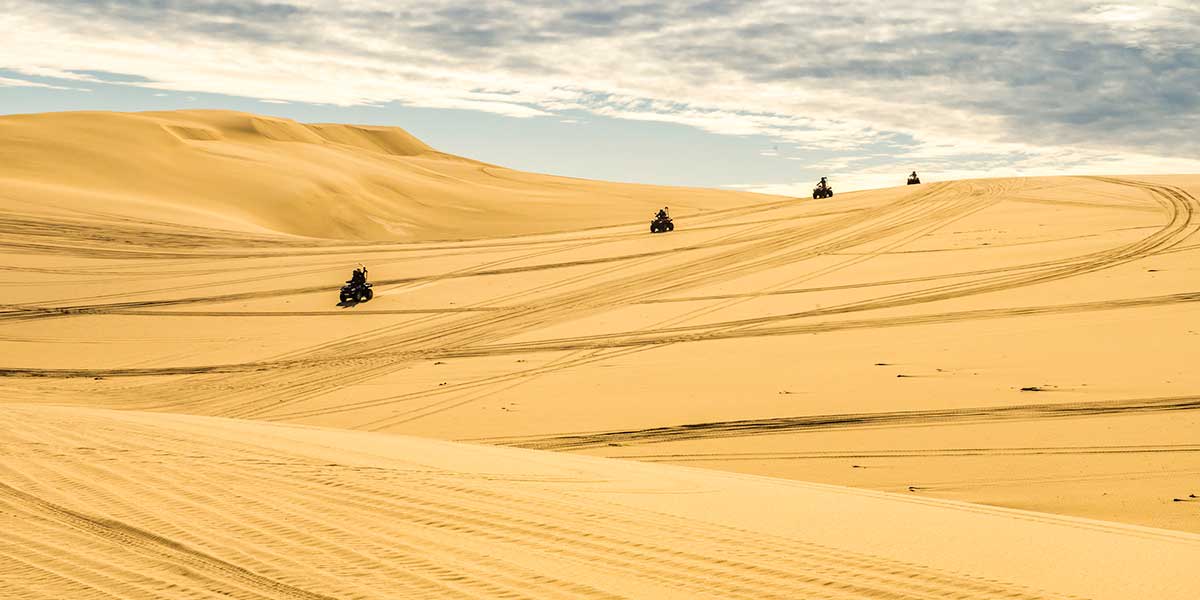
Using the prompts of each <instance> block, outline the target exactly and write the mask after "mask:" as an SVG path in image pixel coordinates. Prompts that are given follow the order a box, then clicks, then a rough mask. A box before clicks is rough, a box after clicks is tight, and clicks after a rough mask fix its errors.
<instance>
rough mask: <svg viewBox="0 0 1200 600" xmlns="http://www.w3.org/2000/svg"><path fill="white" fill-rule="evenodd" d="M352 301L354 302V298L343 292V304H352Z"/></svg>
mask: <svg viewBox="0 0 1200 600" xmlns="http://www.w3.org/2000/svg"><path fill="white" fill-rule="evenodd" d="M352 300H354V296H351V295H350V294H349V293H348V292H342V303H343V304H345V303H347V302H350V301H352Z"/></svg>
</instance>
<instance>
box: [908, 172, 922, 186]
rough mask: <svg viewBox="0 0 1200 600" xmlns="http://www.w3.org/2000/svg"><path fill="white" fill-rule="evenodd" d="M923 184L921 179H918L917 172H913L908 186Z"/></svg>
mask: <svg viewBox="0 0 1200 600" xmlns="http://www.w3.org/2000/svg"><path fill="white" fill-rule="evenodd" d="M920 183H921V178H920V177H917V172H916V171H913V172H912V175H909V176H908V185H918V184H920Z"/></svg>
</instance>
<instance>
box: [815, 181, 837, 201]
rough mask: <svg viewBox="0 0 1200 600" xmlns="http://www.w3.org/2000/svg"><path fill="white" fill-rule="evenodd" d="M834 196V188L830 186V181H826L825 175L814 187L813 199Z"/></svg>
mask: <svg viewBox="0 0 1200 600" xmlns="http://www.w3.org/2000/svg"><path fill="white" fill-rule="evenodd" d="M832 197H833V188H831V187H829V183H828V182H826V181H825V178H824V177H822V178H821V181H819V182H818V183H817V187H815V188H813V200H819V199H821V198H832Z"/></svg>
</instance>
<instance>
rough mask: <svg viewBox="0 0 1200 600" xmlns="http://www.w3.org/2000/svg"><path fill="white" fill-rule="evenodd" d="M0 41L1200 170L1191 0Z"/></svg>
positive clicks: (63, 8) (783, 139) (730, 2)
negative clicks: (1199, 162) (1198, 165)
mask: <svg viewBox="0 0 1200 600" xmlns="http://www.w3.org/2000/svg"><path fill="white" fill-rule="evenodd" d="M1014 5H1019V6H1014ZM0 27H3V30H5V31H7V32H8V35H6V36H4V37H3V38H0V68H6V69H9V70H12V71H17V72H20V73H25V74H28V75H39V76H53V77H62V78H65V79H75V80H80V81H87V80H90V79H91V80H94V78H96V77H97V76H98V75H97V74H98V73H110V74H122V76H124V77H125V78H126V79H125V80H124V83H127V84H129V85H143V86H150V87H155V88H161V89H168V90H178V91H204V92H215V93H223V94H232V95H238V96H249V97H254V98H262V99H268V100H276V101H291V102H311V103H331V104H339V105H356V104H373V103H383V102H392V101H398V102H402V103H405V104H409V105H413V106H422V107H431V108H454V109H469V110H480V111H487V112H493V113H499V114H503V115H508V116H513V117H536V116H548V115H555V114H556V113H561V112H563V111H579V110H582V111H586V112H590V113H594V114H598V115H604V116H611V117H618V118H624V119H636V120H653V121H664V122H672V123H680V124H685V125H689V126H693V127H697V128H700V129H703V130H705V131H709V132H713V133H718V134H728V135H751V134H753V135H764V136H768V137H770V138H772V139H773V140H776V141H777V143H778V151H777V154H778V156H779V157H780V158H786V157H788V156H789V155H800V154H804V153H806V152H808V153H811V152H812V151H820V152H825V153H828V154H829V156H830V159H829V160H830V163H829V166H831V167H837V168H838V169H841V170H842V171H844V172H852V171H853V172H869V171H870V169H872V168H876V167H879V168H885V167H887V168H892V170H895V169H894V166H896V165H898V164H900V163H903V165H904V166H908V165H920V166H922V167H924V168H926V169H927V170H933V171H937V170H941V171H944V172H950V171H954V172H961V173H988V172H997V171H1004V170H1007V171H1013V170H1016V171H1018V172H1029V171H1041V170H1046V169H1058V170H1059V171H1067V172H1070V171H1073V170H1074V171H1077V170H1081V169H1083V170H1088V169H1098V168H1100V167H1103V168H1107V169H1110V170H1125V171H1129V170H1131V169H1132V170H1147V171H1161V170H1163V167H1164V165H1171V166H1173V167H1185V168H1188V167H1190V170H1200V167H1197V166H1196V165H1197V163H1194V162H1191V161H1189V160H1187V159H1189V158H1190V157H1193V156H1197V155H1200V138H1198V137H1197V136H1196V135H1195V132H1197V131H1200V91H1198V88H1200V86H1198V85H1197V82H1200V42H1198V40H1200V5H1197V4H1196V3H1195V2H1194V1H1192V0H1163V1H1158V2H1153V1H1145V2H1136V3H1135V2H1128V3H1113V2H1088V1H1081V0H1056V1H1043V0H1032V1H1026V2H1022V3H1011V2H999V1H979V2H945V1H942V0H914V1H913V2H909V3H896V2H890V1H887V0H864V1H862V2H857V3H845V5H840V4H830V3H826V2H804V1H795V0H786V1H777V0H759V1H739V0H694V1H663V2H650V1H636V2H629V1H610V2H606V3H596V2H590V1H587V2H583V1H563V0H531V1H522V2H514V1H511V0H495V1H480V0H473V1H472V0H423V1H421V2H408V1H383V0H378V1H377V0H348V1H335V0H303V1H301V0H295V1H281V2H274V1H249V2H245V1H243V2H235V1H232V0H195V1H186V0H130V1H112V0H97V1H85V0H49V1H33V2H30V1H10V0H0ZM9 85H12V83H11V82H10V83H9ZM1163 157H1170V158H1171V159H1172V160H1167V159H1165V158H1163ZM914 168H915V167H914Z"/></svg>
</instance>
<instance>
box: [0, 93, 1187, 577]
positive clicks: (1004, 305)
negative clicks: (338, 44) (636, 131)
mask: <svg viewBox="0 0 1200 600" xmlns="http://www.w3.org/2000/svg"><path fill="white" fill-rule="evenodd" d="M0 156H3V157H4V161H3V162H0V206H3V208H4V210H3V212H2V214H0V219H3V221H4V233H3V234H0V285H2V286H3V289H4V296H3V301H2V303H0V531H3V532H5V534H4V535H2V536H0V590H3V592H2V593H0V596H2V597H9V596H11V597H18V598H24V597H29V598H64V597H69V598H90V597H97V598H100V597H121V598H125V597H197V598H200V597H229V596H233V597H247V598H253V597H266V598H275V597H331V598H350V597H362V598H377V597H452V596H463V597H504V596H511V597H536V598H543V597H593V596H604V597H612V596H623V597H653V598H658V597H697V596H712V597H722V598H728V597H747V598H765V597H780V598H954V597H961V598H992V597H1011V598H1138V597H1145V598H1194V597H1196V596H1197V595H1198V594H1200V583H1198V580H1197V579H1196V578H1195V577H1194V574H1193V573H1192V571H1193V570H1194V565H1195V564H1200V535H1197V533H1200V498H1197V497H1196V496H1200V477H1198V475H1200V440H1197V438H1196V435H1195V432H1196V431H1200V418H1198V415H1200V411H1198V410H1197V409H1198V408H1200V391H1198V390H1200V374H1198V372H1197V370H1196V369H1195V368H1194V362H1195V357H1196V356H1197V355H1200V354H1198V352H1197V350H1200V306H1198V302H1200V288H1198V287H1197V283H1200V267H1198V266H1197V264H1198V261H1197V257H1198V255H1200V237H1198V236H1196V235H1195V234H1196V231H1197V229H1200V216H1198V215H1196V211H1197V209H1198V208H1200V206H1198V202H1200V201H1198V200H1197V195H1198V194H1200V177H1195V176H1171V177H1165V176H1154V177H1151V176H1142V177H1134V176H1127V177H1088V178H1080V177H1074V178H1037V179H1004V180H980V181H963V182H941V183H927V184H925V185H921V186H912V187H900V188H895V189H888V190H878V191H872V192H861V193H851V194H844V195H842V194H839V195H838V196H836V197H834V198H833V199H830V200H822V201H812V200H807V199H788V198H776V197H765V196H755V195H750V194H737V193H726V192H719V191H700V190H688V189H682V188H656V187H650V186H628V185H622V184H609V183H601V182H586V181H579V180H570V179H563V178H555V177H548V176H541V175H533V174H526V173H518V172H514V171H508V170H504V169H501V168H499V167H491V166H488V165H483V164H481V163H477V162H473V161H469V160H466V159H461V158H458V157H453V156H448V155H444V154H441V153H438V152H436V151H434V150H432V149H429V148H428V147H427V146H425V145H424V144H422V143H421V142H419V141H418V140H416V139H415V138H412V137H411V136H409V135H408V134H406V133H404V132H403V131H400V130H395V129H388V128H357V127H350V126H333V125H320V126H309V125H301V124H298V123H293V122H290V121H284V120H280V119H273V118H266V117H256V116H253V115H244V114H237V113H220V112H203V111H199V112H186V113H152V114H138V115H113V114H103V113H77V114H62V115H35V116H21V117H4V118H0ZM497 174H499V175H500V177H499V178H497V177H496V175H497ZM901 179H902V178H901ZM380 182H386V185H385V184H384V183H380ZM834 184H835V186H836V182H834ZM331 190H332V191H331ZM663 204H669V205H670V206H671V207H672V209H673V213H674V215H675V216H676V225H677V228H676V230H675V231H674V232H672V233H669V234H659V235H651V234H650V233H649V232H648V231H647V229H648V221H649V217H650V213H651V211H652V209H654V208H656V207H658V206H660V205H663ZM467 215H471V216H469V217H468V216H467ZM614 223H615V225H614ZM360 261H361V262H364V263H366V264H367V265H368V267H369V268H370V270H371V279H372V281H373V282H374V283H375V290H376V297H375V299H374V300H372V301H371V302H368V303H363V304H358V305H351V306H346V305H338V303H337V288H338V287H339V286H340V285H341V283H342V282H343V280H344V279H346V278H347V277H348V275H349V270H350V268H351V267H352V266H353V265H354V264H355V263H357V262H360ZM214 417H215V418H214ZM348 430H356V431H348ZM394 434H406V435H394ZM409 436H418V437H409ZM430 438H441V440H437V439H430ZM442 440H445V441H442ZM464 441H465V442H472V443H462V442H464ZM500 446H519V447H521V448H505V447H500ZM581 454H590V455H594V456H580V455H581ZM612 458H620V459H624V460H612ZM664 463H665V464H664ZM669 463H673V464H669ZM685 466H690V467H703V468H702V469H694V468H683V467H685ZM763 476H766V477H763ZM831 484H832V485H831ZM841 486H850V487H841ZM1050 513H1055V514H1050Z"/></svg>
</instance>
